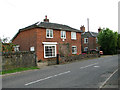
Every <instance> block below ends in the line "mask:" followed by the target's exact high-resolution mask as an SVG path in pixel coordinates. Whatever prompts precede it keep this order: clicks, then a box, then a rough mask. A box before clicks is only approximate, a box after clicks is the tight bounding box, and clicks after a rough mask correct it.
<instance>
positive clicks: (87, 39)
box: [80, 26, 101, 52]
mask: <svg viewBox="0 0 120 90" xmlns="http://www.w3.org/2000/svg"><path fill="white" fill-rule="evenodd" d="M80 28H81V30H82V31H83V33H82V34H81V38H82V40H81V41H82V42H81V44H82V47H81V49H82V52H87V51H92V50H95V51H98V50H100V45H99V44H98V43H97V42H98V39H97V36H98V33H99V32H100V31H101V28H99V29H98V33H97V32H91V31H87V32H85V27H84V26H81V27H80Z"/></svg>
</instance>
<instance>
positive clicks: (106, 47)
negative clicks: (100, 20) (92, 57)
mask: <svg viewBox="0 0 120 90" xmlns="http://www.w3.org/2000/svg"><path fill="white" fill-rule="evenodd" d="M117 41H118V33H117V32H113V31H112V30H110V29H109V28H106V29H105V30H103V29H102V31H101V32H100V33H99V35H98V44H99V45H100V46H101V49H102V50H103V52H104V54H115V53H117Z"/></svg>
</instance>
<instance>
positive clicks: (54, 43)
mask: <svg viewBox="0 0 120 90" xmlns="http://www.w3.org/2000/svg"><path fill="white" fill-rule="evenodd" d="M42 43H43V44H44V58H53V57H56V53H57V49H56V47H57V46H56V44H57V42H42ZM46 46H54V47H55V56H46V55H45V47H46Z"/></svg>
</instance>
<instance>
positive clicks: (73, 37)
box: [71, 32, 76, 40]
mask: <svg viewBox="0 0 120 90" xmlns="http://www.w3.org/2000/svg"><path fill="white" fill-rule="evenodd" d="M71 39H74V40H76V32H71Z"/></svg>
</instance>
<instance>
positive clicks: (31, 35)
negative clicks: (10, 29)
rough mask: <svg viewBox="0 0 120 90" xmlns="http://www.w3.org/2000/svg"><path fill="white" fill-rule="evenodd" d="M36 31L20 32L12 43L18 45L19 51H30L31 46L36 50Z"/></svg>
mask: <svg viewBox="0 0 120 90" xmlns="http://www.w3.org/2000/svg"><path fill="white" fill-rule="evenodd" d="M36 31H37V29H30V30H26V31H21V32H20V33H19V34H18V35H17V37H16V38H15V39H14V40H13V41H12V42H13V43H14V44H18V45H20V51H30V47H32V46H34V47H35V50H36V37H37V36H36V35H37V34H36Z"/></svg>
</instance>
